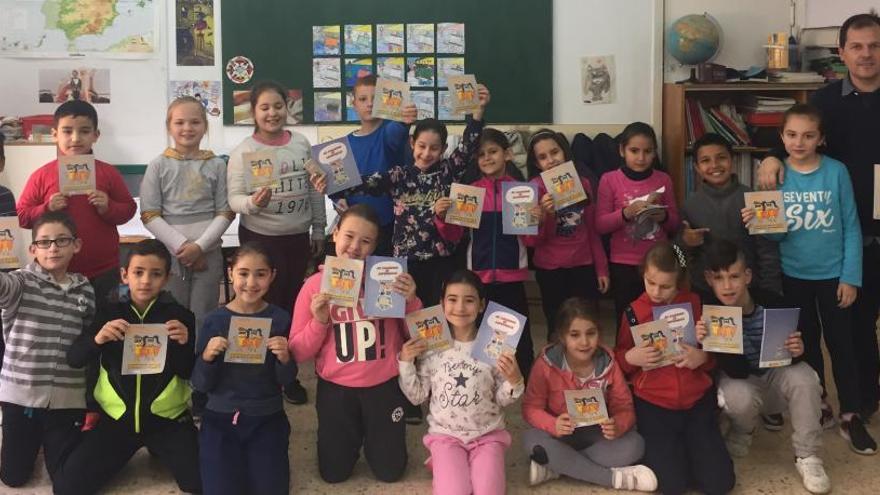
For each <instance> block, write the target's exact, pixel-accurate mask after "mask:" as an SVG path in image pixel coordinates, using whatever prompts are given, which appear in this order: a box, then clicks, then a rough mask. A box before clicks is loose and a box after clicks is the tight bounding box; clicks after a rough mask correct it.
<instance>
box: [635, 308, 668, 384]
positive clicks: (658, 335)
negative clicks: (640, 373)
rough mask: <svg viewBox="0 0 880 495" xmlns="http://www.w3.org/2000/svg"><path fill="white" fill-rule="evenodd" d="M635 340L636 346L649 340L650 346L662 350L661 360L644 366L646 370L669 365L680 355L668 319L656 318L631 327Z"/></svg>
mask: <svg viewBox="0 0 880 495" xmlns="http://www.w3.org/2000/svg"><path fill="white" fill-rule="evenodd" d="M630 332H631V333H632V338H633V342H634V343H635V345H636V346H639V345H642V342H647V343H648V345H649V346H651V347H653V348H655V349H657V350H658V351H660V361H658V362H657V363H655V364H653V365H650V366H643V367H642V369H643V370H645V371H648V370H653V369H657V368H662V367H663V366H669V365H670V364H672V363H673V362H674V358H675V357H676V356H677V355H678V349H677V348H676V346H675V345H673V343H672V335H671V333H670V332H669V323H667V322H666V320H654V321H649V322H647V323H642V324H641V325H635V326H633V327H630Z"/></svg>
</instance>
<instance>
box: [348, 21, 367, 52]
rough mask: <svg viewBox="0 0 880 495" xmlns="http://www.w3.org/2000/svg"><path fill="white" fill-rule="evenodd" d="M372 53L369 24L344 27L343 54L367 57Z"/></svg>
mask: <svg viewBox="0 0 880 495" xmlns="http://www.w3.org/2000/svg"><path fill="white" fill-rule="evenodd" d="M371 53H373V26H371V25H369V24H346V25H345V54H346V55H369V54H371Z"/></svg>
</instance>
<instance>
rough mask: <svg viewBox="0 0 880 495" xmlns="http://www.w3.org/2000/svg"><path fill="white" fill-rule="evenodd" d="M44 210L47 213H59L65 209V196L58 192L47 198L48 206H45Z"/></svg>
mask: <svg viewBox="0 0 880 495" xmlns="http://www.w3.org/2000/svg"><path fill="white" fill-rule="evenodd" d="M46 208H47V209H48V210H49V211H61V210H63V209H65V208H67V196H65V195H64V194H62V193H60V192H57V193H55V194H53V195H52V196H49V204H48V205H46Z"/></svg>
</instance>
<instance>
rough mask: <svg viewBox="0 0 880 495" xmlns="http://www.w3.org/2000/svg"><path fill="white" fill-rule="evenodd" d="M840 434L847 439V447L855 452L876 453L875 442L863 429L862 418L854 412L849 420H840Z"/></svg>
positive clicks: (863, 453)
mask: <svg viewBox="0 0 880 495" xmlns="http://www.w3.org/2000/svg"><path fill="white" fill-rule="evenodd" d="M840 436H842V437H843V438H845V439H847V440H848V441H849V447H850V448H851V449H852V450H853V452H855V453H856V454H862V455H874V454H876V453H877V442H875V441H874V439H873V438H871V434H870V433H868V430H866V429H865V424H864V423H862V418H860V417H859V415H858V414H854V415H853V416H852V418H851V419H850V420H849V421H843V420H841V422H840Z"/></svg>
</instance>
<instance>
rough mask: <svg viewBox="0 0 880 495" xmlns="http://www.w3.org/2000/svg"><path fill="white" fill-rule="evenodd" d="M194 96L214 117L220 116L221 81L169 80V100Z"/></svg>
mask: <svg viewBox="0 0 880 495" xmlns="http://www.w3.org/2000/svg"><path fill="white" fill-rule="evenodd" d="M181 96H192V97H193V98H195V99H197V100H199V101H200V102H202V106H204V107H205V111H206V112H208V115H210V116H212V117H219V116H220V81H168V100H169V101H174V100H175V99H176V98H180V97H181Z"/></svg>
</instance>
